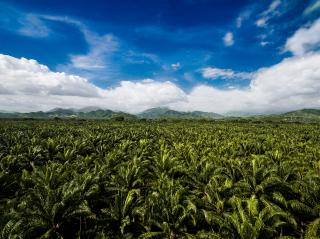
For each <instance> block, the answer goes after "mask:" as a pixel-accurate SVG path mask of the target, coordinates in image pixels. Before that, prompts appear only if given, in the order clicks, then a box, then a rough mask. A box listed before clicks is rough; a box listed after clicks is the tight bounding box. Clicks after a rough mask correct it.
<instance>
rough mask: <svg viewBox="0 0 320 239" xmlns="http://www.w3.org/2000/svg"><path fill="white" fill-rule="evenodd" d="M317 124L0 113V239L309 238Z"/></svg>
mask: <svg viewBox="0 0 320 239" xmlns="http://www.w3.org/2000/svg"><path fill="white" fill-rule="evenodd" d="M319 237H320V126H319V125H317V124H313V125H312V124H294V123H279V124H277V123H248V122H247V123H246V122H178V123H177V122H176V123H174V122H141V123H139V122H131V123H129V122H109V121H108V122H107V121H105V122H103V121H65V120H60V121H49V120H42V121H40V120H37V121H9V120H8V121H5V120H2V121H0V238H1V239H8V238H9V239H10V238H68V239H69V238H71V239H72V238H171V239H174V238H226V239H227V238H241V239H242V238H243V239H253V238H308V239H309V238H319Z"/></svg>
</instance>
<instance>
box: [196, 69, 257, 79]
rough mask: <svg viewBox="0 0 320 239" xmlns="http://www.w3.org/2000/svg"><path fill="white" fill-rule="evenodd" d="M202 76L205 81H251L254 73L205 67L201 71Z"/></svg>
mask: <svg viewBox="0 0 320 239" xmlns="http://www.w3.org/2000/svg"><path fill="white" fill-rule="evenodd" d="M201 73H202V76H203V77H204V78H207V79H217V78H223V79H235V78H238V79H251V78H252V77H253V76H254V73H251V72H236V71H233V70H231V69H221V68H216V67H205V68H203V69H201Z"/></svg>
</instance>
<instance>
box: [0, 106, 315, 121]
mask: <svg viewBox="0 0 320 239" xmlns="http://www.w3.org/2000/svg"><path fill="white" fill-rule="evenodd" d="M0 118H35V119H53V118H64V119H68V118H75V119H113V120H135V119H195V120H196V119H225V120H234V119H236V118H238V119H244V118H246V119H249V120H250V119H251V120H252V119H253V120H266V121H286V122H320V109H301V110H296V111H290V112H287V113H282V114H260V115H249V114H244V115H238V116H236V117H234V116H231V115H229V114H227V115H226V116H223V115H220V114H216V113H210V112H202V111H191V112H183V111H176V110H172V109H169V108H166V107H158V108H151V109H148V110H145V111H143V112H142V113H139V114H136V115H134V114H129V113H125V112H118V111H112V110H108V109H106V110H103V109H100V108H97V107H86V108H81V109H72V108H69V109H63V108H55V109H52V110H49V111H45V112H44V111H37V112H29V113H17V112H6V111H0Z"/></svg>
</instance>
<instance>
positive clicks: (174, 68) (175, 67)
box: [171, 62, 181, 71]
mask: <svg viewBox="0 0 320 239" xmlns="http://www.w3.org/2000/svg"><path fill="white" fill-rule="evenodd" d="M180 67H181V64H180V62H177V63H174V64H171V68H172V69H173V70H174V71H176V70H178V69H180Z"/></svg>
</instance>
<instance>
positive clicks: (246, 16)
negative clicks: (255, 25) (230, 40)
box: [236, 10, 251, 28]
mask: <svg viewBox="0 0 320 239" xmlns="http://www.w3.org/2000/svg"><path fill="white" fill-rule="evenodd" d="M250 16H251V11H249V10H247V11H244V12H242V13H241V14H240V15H239V16H238V17H237V19H236V26H237V28H241V27H242V24H243V22H244V21H245V20H248V19H249V18H250Z"/></svg>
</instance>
